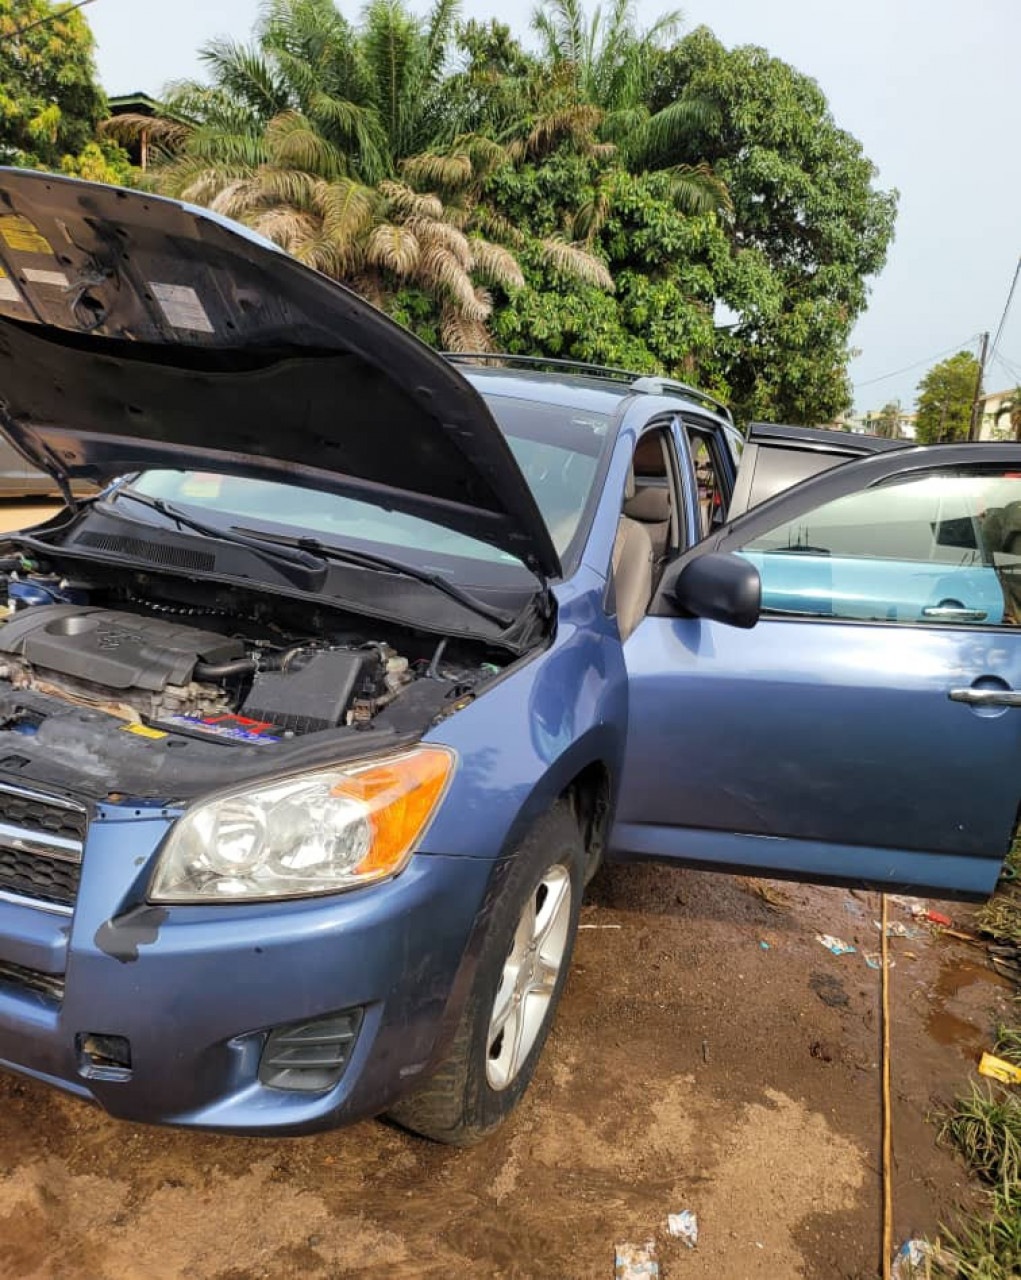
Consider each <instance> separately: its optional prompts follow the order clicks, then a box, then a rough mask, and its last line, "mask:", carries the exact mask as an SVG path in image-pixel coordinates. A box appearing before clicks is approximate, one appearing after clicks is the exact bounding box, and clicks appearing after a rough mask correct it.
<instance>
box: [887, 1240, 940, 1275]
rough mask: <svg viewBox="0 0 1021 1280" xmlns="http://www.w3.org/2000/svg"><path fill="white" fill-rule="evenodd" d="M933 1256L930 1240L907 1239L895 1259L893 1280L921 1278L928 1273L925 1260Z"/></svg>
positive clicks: (891, 1270)
mask: <svg viewBox="0 0 1021 1280" xmlns="http://www.w3.org/2000/svg"><path fill="white" fill-rule="evenodd" d="M932 1256H933V1248H932V1245H931V1244H930V1243H929V1242H928V1240H905V1241H904V1243H903V1244H902V1245H901V1247H900V1248H899V1249H898V1250H897V1252H896V1254H895V1255H894V1259H893V1266H892V1267H891V1269H890V1274H891V1276H892V1277H893V1280H916V1278H917V1280H921V1277H922V1276H923V1275H925V1274H926V1268H925V1262H926V1259H927V1258H931V1257H932Z"/></svg>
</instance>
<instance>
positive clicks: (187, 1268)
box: [0, 504, 1009, 1280]
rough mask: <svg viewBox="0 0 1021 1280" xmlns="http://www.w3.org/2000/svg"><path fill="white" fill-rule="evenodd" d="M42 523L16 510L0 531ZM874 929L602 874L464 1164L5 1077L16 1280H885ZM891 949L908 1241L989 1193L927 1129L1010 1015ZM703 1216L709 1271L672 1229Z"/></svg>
mask: <svg viewBox="0 0 1021 1280" xmlns="http://www.w3.org/2000/svg"><path fill="white" fill-rule="evenodd" d="M48 510H49V508H46V507H40V506H38V505H28V504H17V505H13V506H10V505H8V506H7V507H5V508H0V527H5V528H18V527H26V526H27V525H30V524H31V523H34V522H35V521H38V520H41V519H42V518H44V516H45V515H46V514H47V513H48ZM763 893H765V895H766V896H763ZM950 910H951V911H953V913H954V914H955V915H956V916H957V917H958V918H960V919H966V918H967V912H966V911H963V910H961V909H959V908H958V909H956V910H955V909H954V908H950ZM892 916H893V918H895V919H901V920H903V921H905V922H908V917H907V916H906V915H904V914H903V913H901V912H898V911H897V909H896V908H894V909H893V912H892ZM876 918H878V899H877V897H876V895H874V894H852V893H848V892H846V891H844V890H837V889H807V888H804V887H802V886H791V885H787V886H777V885H769V886H763V885H762V884H760V883H759V882H754V881H745V880H741V879H739V878H734V877H725V876H711V875H708V874H705V873H700V872H694V871H685V870H674V869H670V868H665V867H652V866H639V867H631V868H614V869H611V870H608V871H605V872H603V873H602V874H601V876H600V877H599V878H598V879H597V881H596V884H595V885H594V886H593V887H592V890H591V891H590V899H589V905H588V906H586V908H585V909H584V914H583V929H582V932H581V933H580V935H579V942H578V947H577V951H576V954H575V963H574V969H573V972H572V974H571V978H570V981H569V983H568V986H567V990H566V994H565V998H564V1002H563V1004H562V1006H561V1010H560V1016H559V1019H558V1022H557V1025H556V1027H555V1028H554V1031H553V1035H552V1036H551V1038H550V1041H549V1044H548V1046H547V1049H546V1053H545V1057H544V1060H543V1062H542V1064H541V1067H540V1070H539V1074H538V1077H537V1079H536V1081H535V1083H534V1085H533V1087H532V1089H531V1090H530V1092H529V1093H528V1095H527V1096H526V1098H525V1100H524V1103H523V1104H522V1106H521V1108H520V1109H519V1111H518V1112H517V1114H516V1115H515V1116H514V1117H513V1119H512V1120H511V1122H510V1123H509V1124H508V1125H507V1126H506V1127H505V1128H504V1129H503V1130H502V1131H501V1132H499V1133H498V1134H497V1135H496V1136H495V1137H493V1138H492V1139H490V1140H489V1141H488V1142H487V1143H486V1144H484V1145H483V1146H482V1147H480V1148H477V1149H475V1150H473V1151H469V1152H457V1151H450V1150H446V1149H443V1148H440V1147H436V1146H433V1145H430V1144H428V1143H426V1142H423V1141H420V1140H418V1139H416V1138H413V1137H410V1136H408V1135H406V1134H404V1133H402V1132H400V1131H398V1130H395V1129H393V1128H390V1127H387V1126H385V1125H383V1124H381V1123H375V1122H374V1123H367V1124H362V1125H359V1126H357V1127H356V1128H353V1129H349V1130H346V1131H341V1132H338V1133H334V1134H329V1135H326V1136H321V1137H316V1138H304V1139H291V1140H283V1141H268V1140H256V1139H237V1138H222V1137H217V1136H213V1135H205V1134H191V1133H183V1132H173V1131H167V1130H158V1129H147V1128H141V1127H136V1126H132V1125H127V1124H122V1123H117V1122H114V1121H112V1120H109V1119H107V1118H106V1116H105V1115H104V1114H103V1113H101V1112H100V1111H98V1110H96V1109H95V1108H92V1107H90V1106H88V1105H86V1104H84V1103H82V1102H79V1101H75V1100H72V1099H69V1098H65V1097H63V1096H61V1095H59V1094H57V1093H54V1092H51V1091H50V1090H47V1089H45V1088H43V1087H42V1086H40V1085H36V1084H33V1083H30V1082H28V1081H23V1080H20V1079H18V1078H15V1077H13V1076H0V1278H2V1280H22V1278H24V1280H28V1278H32V1280H136V1278H137V1280H142V1278H143V1277H144V1278H145V1280H164V1278H166V1280H171V1278H172V1280H176V1278H177V1277H187V1278H189V1280H255V1278H256V1277H271V1278H272V1280H277V1277H281V1278H283V1277H302V1278H303V1280H304V1278H305V1277H308V1278H310V1280H318V1278H323V1280H325V1278H326V1277H335V1276H341V1275H344V1276H347V1275H352V1276H371V1275H375V1274H379V1275H386V1276H394V1277H398V1276H426V1277H437V1278H438V1277H444V1278H445V1280H446V1278H452V1277H472V1280H475V1278H477V1277H489V1276H501V1277H538V1276H542V1277H553V1276H557V1277H586V1278H587V1277H601V1276H605V1277H609V1276H611V1275H612V1273H613V1253H614V1244H615V1243H616V1242H618V1241H631V1242H641V1241H644V1240H647V1239H654V1240H655V1241H656V1242H657V1246H658V1250H659V1257H660V1261H661V1268H662V1273H663V1274H664V1275H665V1276H667V1277H682V1276H691V1277H700V1276H701V1277H713V1278H714V1280H718V1278H721V1277H722V1278H725V1280H745V1278H746V1277H747V1278H755V1277H762V1278H763V1280H766V1278H768V1280H782V1278H784V1277H788V1276H806V1277H817V1278H819V1280H823V1278H825V1280H837V1278H840V1277H846V1278H852V1277H853V1278H855V1280H858V1278H864V1277H872V1276H875V1275H876V1274H877V1271H878V1246H877V1241H878V1239H879V1212H880V1189H879V1172H878V1170H879V1149H880V1130H879V1114H880V1112H879V1069H878V1049H879V1039H878V1036H879V1022H878V1016H877V1011H878V998H879V997H878V986H879V983H878V979H879V974H878V972H876V971H874V970H872V969H870V968H868V967H867V966H866V964H865V962H864V960H863V957H862V951H864V950H868V951H872V950H875V949H876V948H878V945H879V934H878V931H877V930H876V928H875V927H874V925H873V920H874V919H876ZM816 933H831V934H835V935H837V936H839V937H841V938H843V939H845V940H847V941H848V942H851V943H853V944H855V945H856V946H857V947H858V952H857V953H855V954H853V955H845V956H842V957H839V958H837V957H835V956H833V955H831V954H830V953H829V952H828V951H827V950H825V949H824V948H823V947H822V946H821V945H820V944H819V943H818V942H817V941H816V940H815V934H816ZM762 943H766V944H768V946H767V947H763V946H762ZM891 946H892V948H893V952H894V955H895V959H896V967H895V968H894V969H893V971H892V973H891V978H892V999H893V1022H894V1030H893V1077H894V1092H895V1115H894V1125H895V1158H896V1188H895V1208H896V1230H895V1237H896V1239H897V1240H898V1241H900V1240H903V1239H904V1238H906V1237H908V1236H911V1235H918V1234H925V1233H934V1232H935V1231H936V1230H937V1228H938V1224H939V1222H940V1221H941V1219H945V1218H946V1216H947V1215H948V1214H949V1213H950V1212H951V1210H952V1208H953V1206H954V1204H955V1203H957V1202H960V1201H965V1202H966V1201H967V1200H968V1199H969V1198H970V1197H971V1196H972V1195H973V1194H974V1189H973V1188H972V1187H971V1186H969V1184H968V1182H967V1179H966V1175H965V1173H964V1171H963V1167H962V1166H961V1165H960V1164H958V1162H957V1161H956V1160H955V1159H954V1158H953V1157H952V1156H951V1155H950V1154H949V1153H948V1152H947V1151H945V1150H944V1149H942V1148H940V1147H938V1146H937V1145H936V1143H935V1129H934V1126H933V1124H932V1123H931V1122H930V1120H929V1118H928V1117H929V1116H930V1115H931V1113H932V1111H933V1109H934V1108H935V1107H937V1106H938V1105H939V1103H940V1102H941V1101H942V1100H946V1099H948V1098H949V1097H950V1095H951V1094H952V1092H953V1091H954V1090H956V1089H957V1088H958V1087H960V1086H961V1085H962V1083H963V1082H964V1081H965V1080H966V1079H967V1077H968V1075H969V1073H970V1072H971V1070H972V1068H973V1065H974V1062H975V1060H976V1058H977V1055H978V1053H979V1051H980V1050H981V1048H982V1047H983V1046H986V1045H987V1044H988V1042H989V1031H990V1027H991V1022H992V1019H993V1016H994V1015H995V1012H996V1010H997V1009H998V1008H999V1009H1002V1008H1003V1007H1005V1004H1006V1000H1007V998H1008V995H1009V992H1008V991H1007V990H1005V989H1004V986H1003V984H1002V982H1001V981H1000V980H999V979H998V978H997V976H996V975H995V974H994V973H992V972H991V971H990V970H989V969H987V968H985V967H984V965H983V963H982V955H981V952H976V951H974V950H972V949H970V948H969V947H967V946H965V945H963V944H959V943H954V942H949V941H947V940H946V939H939V940H937V939H934V938H932V937H931V936H930V935H929V934H927V933H926V934H924V935H923V936H922V937H920V938H916V939H906V940H905V939H895V940H894V941H893V942H892V943H891ZM685 1208H689V1209H693V1210H694V1211H695V1212H696V1213H697V1214H698V1220H699V1232H700V1233H699V1243H698V1248H697V1250H695V1251H694V1252H692V1251H689V1250H688V1249H686V1248H685V1247H684V1246H683V1245H682V1244H681V1243H680V1242H679V1241H676V1240H673V1239H672V1238H671V1237H670V1236H669V1235H668V1234H667V1231H666V1216H667V1214H668V1213H676V1212H679V1211H680V1210H681V1209H685Z"/></svg>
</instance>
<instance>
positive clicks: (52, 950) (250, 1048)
mask: <svg viewBox="0 0 1021 1280" xmlns="http://www.w3.org/2000/svg"><path fill="white" fill-rule="evenodd" d="M166 825H167V824H166V819H165V817H163V816H162V815H161V816H160V817H148V816H146V815H145V814H144V813H142V814H139V815H137V817H136V818H135V819H134V820H125V821H101V822H94V823H93V826H92V828H91V831H90V835H89V843H88V847H87V850H86V854H85V859H84V864H83V869H82V881H81V887H80V890H79V896H78V902H77V905H76V907H75V911H74V916H73V918H72V919H71V920H70V931H69V934H68V919H67V918H66V917H61V916H59V915H53V914H52V913H46V912H42V911H39V910H38V909H36V908H33V907H29V906H26V905H25V904H23V903H14V902H0V1067H6V1068H8V1069H11V1070H15V1071H18V1072H22V1073H24V1074H26V1075H29V1076H32V1077H35V1078H37V1079H40V1080H44V1081H46V1082H48V1083H50V1084H53V1085H56V1086H57V1087H59V1088H61V1089H64V1090H67V1091H69V1092H72V1093H75V1094H78V1095H81V1096H84V1097H89V1098H92V1099H94V1100H95V1101H96V1102H98V1103H99V1104H100V1105H102V1106H103V1107H104V1108H105V1109H106V1110H107V1111H108V1112H109V1113H110V1114H111V1115H114V1116H117V1117H120V1118H123V1119H128V1120H134V1121H141V1122H147V1123H157V1124H176V1125H186V1126H193V1127H196V1128H211V1129H217V1130H222V1131H225V1132H233V1133H252V1134H259V1133H265V1134H268V1133H278V1134H279V1133H293V1134H296V1133H304V1132H310V1131H314V1130H317V1129H323V1128H329V1127H332V1126H335V1125H339V1124H345V1123H348V1122H350V1121H353V1120H356V1119H360V1118H362V1117H365V1116H371V1115H376V1114H378V1113H379V1112H381V1111H383V1110H385V1109H386V1108H387V1107H388V1106H390V1105H392V1104H393V1102H395V1101H396V1099H397V1098H398V1097H400V1096H401V1095H402V1094H403V1093H405V1092H407V1091H408V1090H409V1089H410V1088H412V1087H414V1086H415V1085H416V1084H417V1083H418V1082H419V1081H420V1080H421V1079H422V1078H424V1076H425V1075H426V1074H427V1073H428V1071H429V1068H430V1067H431V1065H432V1064H433V1063H434V1062H435V1060H436V1057H437V1054H438V1053H439V1051H440V1050H441V1049H442V1046H443V1043H444V1036H445V1034H448V1033H449V1032H450V1031H452V1029H453V1024H454V1022H455V1021H456V1016H457V1013H458V1010H459V1002H460V999H461V998H462V995H463V992H464V990H465V989H466V987H467V984H468V982H469V981H470V970H471V965H472V961H471V955H472V950H473V949H472V948H471V947H470V945H469V944H470V940H471V939H472V937H473V935H474V933H475V931H476V930H477V929H478V928H480V927H481V925H482V921H483V918H484V914H485V903H486V902H487V901H488V900H489V898H490V895H489V894H487V888H488V887H489V886H490V882H491V879H492V876H493V873H494V864H492V863H490V862H488V861H485V860H477V859H473V858H456V857H444V856H441V855H417V856H416V857H414V858H413V859H412V861H411V863H410V864H409V865H408V867H407V868H406V869H405V870H404V872H403V873H402V874H401V875H400V876H398V877H397V878H396V879H395V880H393V881H390V882H388V883H385V884H381V885H376V886H373V887H370V888H366V889H364V890H359V891H356V892H353V893H349V894H341V895H336V896H333V897H329V898H321V899H316V900H306V901H302V902H293V903H267V904H250V905H249V904H245V905H241V906H238V905H231V906H228V905H224V906H202V907H173V908H155V907H147V906H142V907H139V908H136V909H135V910H134V911H127V912H125V911H124V910H123V905H122V906H121V907H119V908H115V910H114V914H113V916H112V917H111V909H112V906H113V905H114V904H123V903H124V902H125V901H132V900H134V901H136V902H137V901H138V900H139V898H138V890H139V887H140V886H139V880H140V877H142V876H147V874H148V867H149V865H151V855H152V851H153V850H154V849H155V848H156V846H157V845H158V843H159V841H160V839H161V838H162V835H163V834H164V832H165V830H166ZM118 912H119V914H118ZM5 963H6V964H7V966H8V969H7V971H6V972H7V977H6V978H5V976H4V973H5V970H4V964H5ZM19 966H20V967H30V968H31V969H33V970H34V971H36V972H48V973H52V974H54V975H55V977H57V978H58V985H59V975H60V973H61V971H62V976H63V984H64V985H63V995H62V998H59V997H55V996H53V995H52V994H47V992H46V991H45V989H40V988H39V986H38V984H37V985H36V987H35V988H34V989H30V988H29V987H27V986H25V985H19V983H18V981H17V980H13V981H12V980H11V977H10V975H11V974H12V973H13V974H14V975H15V978H16V976H17V972H18V967H19ZM44 986H45V984H44ZM351 1008H360V1009H362V1010H363V1011H364V1012H363V1017H362V1023H361V1028H360V1031H359V1034H358V1037H357V1040H356V1041H355V1043H354V1047H353V1049H352V1052H351V1056H350V1058H349V1060H348V1063H347V1065H346V1067H345V1070H344V1073H343V1075H342V1076H341V1078H340V1081H339V1083H337V1084H336V1085H335V1086H334V1087H332V1088H330V1089H328V1090H326V1091H325V1092H318V1093H306V1092H295V1091H289V1090H284V1089H278V1088H272V1087H268V1086H266V1085H264V1084H262V1083H260V1081H259V1061H260V1057H261V1054H262V1049H263V1045H264V1044H265V1041H266V1038H267V1036H268V1034H269V1032H270V1031H271V1030H273V1029H274V1028H275V1027H279V1026H281V1025H286V1024H291V1023H295V1022H299V1021H303V1020H311V1019H315V1018H319V1017H323V1016H324V1015H327V1014H330V1013H335V1012H339V1011H341V1010H346V1009H351ZM89 1036H103V1037H110V1036H113V1037H122V1038H124V1039H125V1040H127V1042H128V1043H129V1045H130V1059H131V1067H130V1071H129V1072H123V1071H120V1072H118V1071H113V1072H107V1071H104V1070H101V1069H100V1070H97V1069H96V1068H95V1067H94V1065H90V1064H89V1063H88V1062H87V1061H86V1060H84V1059H83V1056H82V1051H81V1046H82V1041H83V1038H85V1037H89Z"/></svg>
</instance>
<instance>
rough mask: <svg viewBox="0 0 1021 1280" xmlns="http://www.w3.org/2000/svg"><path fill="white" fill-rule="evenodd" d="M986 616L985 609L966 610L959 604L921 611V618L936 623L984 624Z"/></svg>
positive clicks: (931, 607)
mask: <svg viewBox="0 0 1021 1280" xmlns="http://www.w3.org/2000/svg"><path fill="white" fill-rule="evenodd" d="M988 616H989V615H988V613H986V611H985V609H966V608H965V607H964V605H960V604H934V605H929V606H928V608H925V609H923V610H922V617H923V618H933V619H935V620H936V621H937V622H984V621H985V620H986V618H987V617H988Z"/></svg>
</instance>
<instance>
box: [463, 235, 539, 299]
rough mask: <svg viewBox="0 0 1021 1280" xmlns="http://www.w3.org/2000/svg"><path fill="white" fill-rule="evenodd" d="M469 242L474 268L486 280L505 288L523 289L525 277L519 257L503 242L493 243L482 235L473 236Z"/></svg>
mask: <svg viewBox="0 0 1021 1280" xmlns="http://www.w3.org/2000/svg"><path fill="white" fill-rule="evenodd" d="M468 244H469V245H470V247H471V254H472V268H473V270H474V271H475V272H476V273H477V274H478V275H480V276H482V278H483V279H484V280H488V281H490V283H492V284H498V285H501V286H502V287H503V288H504V289H521V288H523V287H524V283H525V277H524V274H523V273H522V270H521V267H520V265H519V264H518V260H517V258H515V256H514V255H513V253H511V251H510V250H509V249H505V248H504V247H503V245H502V244H493V242H492V241H491V240H483V239H482V237H481V236H472V237H471V238H470V239H469V241H468Z"/></svg>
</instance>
